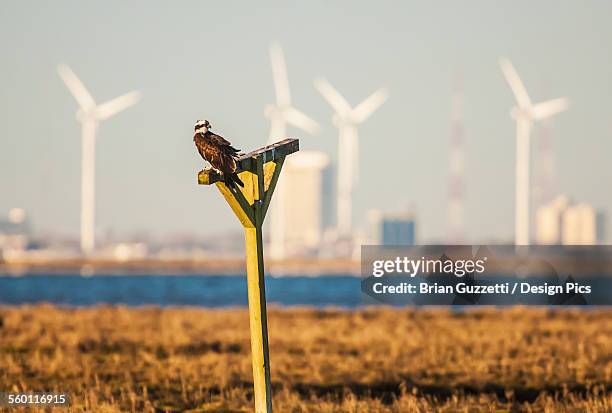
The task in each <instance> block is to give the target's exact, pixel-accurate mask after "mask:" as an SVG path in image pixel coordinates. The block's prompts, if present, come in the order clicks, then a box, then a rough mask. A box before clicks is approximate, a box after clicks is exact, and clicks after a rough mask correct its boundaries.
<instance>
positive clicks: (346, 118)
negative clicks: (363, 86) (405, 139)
mask: <svg viewBox="0 0 612 413" xmlns="http://www.w3.org/2000/svg"><path fill="white" fill-rule="evenodd" d="M314 85H315V88H316V89H317V90H318V91H319V93H321V95H323V98H325V100H327V102H328V103H329V104H330V106H331V107H332V109H334V111H335V114H334V116H333V118H332V121H333V123H334V125H335V126H336V127H337V128H338V133H339V134H338V176H337V178H338V189H337V196H338V200H337V206H336V213H337V224H336V225H337V229H338V235H339V236H342V237H346V236H349V235H350V233H351V225H352V194H353V188H354V186H355V184H356V183H357V181H358V173H359V170H358V166H359V139H358V137H357V125H359V124H360V123H362V122H363V121H365V120H366V119H367V118H368V117H370V115H372V113H374V111H376V109H378V108H379V107H380V106H381V105H382V104H383V103H384V102H385V101H386V100H387V98H388V97H389V92H388V91H387V89H386V88H380V89H378V90H377V91H376V92H374V93H372V94H371V95H370V96H369V97H368V98H367V99H365V100H364V101H363V102H361V103H360V104H359V105H357V106H356V107H355V108H351V106H350V105H349V104H348V102H347V101H346V99H345V98H344V97H343V96H342V95H341V94H340V92H338V91H337V90H336V89H335V88H334V87H333V86H332V85H331V84H330V83H329V82H328V81H327V80H325V79H323V78H318V79H315V81H314Z"/></svg>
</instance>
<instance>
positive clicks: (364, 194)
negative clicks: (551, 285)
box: [0, 2, 612, 241]
mask: <svg viewBox="0 0 612 413" xmlns="http://www.w3.org/2000/svg"><path fill="white" fill-rule="evenodd" d="M58 4H59V6H56V7H52V6H50V5H46V4H43V5H37V6H36V7H34V6H28V5H24V4H12V5H6V4H5V5H3V6H2V8H3V9H4V12H3V13H2V16H3V17H0V19H2V21H3V24H2V27H1V28H0V33H1V34H2V36H1V38H2V40H0V42H2V43H3V49H4V50H7V52H8V53H7V54H5V55H4V56H3V57H1V58H0V59H2V65H3V68H4V69H5V71H6V77H5V83H6V85H5V88H4V90H3V92H2V93H1V94H0V108H1V109H2V111H3V113H4V115H5V116H4V118H5V122H4V124H5V131H4V136H3V137H2V138H1V139H0V188H2V192H3V196H2V197H0V214H2V211H7V212H8V210H9V209H10V208H12V207H23V208H25V209H26V210H27V211H28V212H29V213H30V218H31V220H32V224H33V226H34V228H35V229H36V230H41V231H55V232H61V233H68V234H74V235H75V236H76V235H77V234H78V229H79V197H80V192H79V175H80V156H79V153H80V145H79V143H80V142H79V139H80V131H79V127H78V125H77V124H76V122H74V110H75V109H76V105H75V104H74V102H73V101H72V97H71V96H69V94H67V93H66V92H65V89H64V86H63V84H62V83H61V81H60V80H59V79H58V78H57V75H56V73H55V66H56V64H57V63H59V62H62V61H68V62H70V63H71V65H72V66H73V68H74V69H75V71H76V72H77V73H79V76H80V77H82V78H83V79H84V81H86V82H87V84H88V87H90V88H91V92H92V94H93V95H94V96H96V97H97V98H98V97H99V99H100V101H105V100H107V99H109V98H112V97H114V96H115V95H118V94H120V93H123V92H124V91H125V90H130V89H132V88H136V89H139V90H142V91H143V94H144V98H143V100H142V102H141V103H140V104H139V105H138V106H135V107H134V108H132V109H130V110H131V112H132V113H130V116H125V117H118V118H117V119H116V120H113V122H112V123H109V124H108V125H106V124H104V125H102V127H101V137H100V140H99V142H98V143H99V148H98V150H99V153H98V154H99V156H100V158H101V160H100V162H99V165H100V166H99V168H98V169H97V171H96V172H97V175H98V181H97V184H98V188H99V191H100V193H101V199H100V202H99V203H98V204H97V209H98V210H99V225H98V230H100V229H102V230H103V231H104V230H105V229H112V230H113V231H114V232H115V233H118V234H130V233H134V232H142V231H147V232H150V233H152V234H165V233H173V232H187V231H192V232H194V233H197V234H207V233H219V232H225V231H233V230H238V229H239V228H238V227H236V225H235V222H234V217H233V216H231V212H228V211H226V209H225V206H224V205H223V204H222V201H221V200H220V199H218V197H215V196H213V194H210V193H207V192H205V191H202V189H201V188H198V187H197V185H196V173H197V171H199V170H200V169H201V167H202V163H201V161H200V160H199V157H198V155H197V152H196V151H195V148H194V147H193V142H192V135H193V134H192V130H191V129H192V124H193V122H194V121H195V119H199V118H207V119H209V120H210V121H211V123H212V125H213V130H214V131H216V132H219V133H221V134H222V135H224V136H227V137H228V138H229V139H230V140H231V141H232V142H233V143H235V144H236V145H237V146H238V147H240V149H242V150H244V151H249V150H252V149H254V148H256V147H259V146H263V145H264V144H265V143H266V141H267V138H268V128H269V123H268V121H267V119H266V118H265V117H264V116H263V115H262V112H263V108H264V106H265V104H266V103H269V102H270V101H273V98H274V97H273V93H274V91H273V89H272V88H271V86H270V69H269V63H268V55H267V48H268V45H269V43H270V42H271V41H275V40H278V41H279V42H280V43H281V44H282V46H283V48H284V50H285V54H286V55H287V59H288V60H289V61H291V88H292V95H293V96H294V97H295V100H296V102H299V106H300V108H301V109H303V110H304V111H305V112H307V113H309V114H310V115H312V117H313V118H314V119H315V120H316V121H318V122H319V123H320V125H321V127H322V132H321V134H320V135H319V136H318V137H308V139H303V140H301V145H302V148H304V149H313V150H322V151H324V152H325V153H327V154H328V155H330V157H331V158H332V159H333V160H334V162H335V160H336V159H337V150H336V144H337V142H336V139H335V138H336V134H337V132H336V130H335V128H334V126H333V125H332V123H331V122H330V121H329V119H330V118H331V114H332V113H331V110H330V109H329V108H328V106H327V105H326V104H325V102H323V101H322V100H321V98H320V96H319V95H318V93H317V92H316V90H315V89H314V88H313V87H312V80H313V79H314V78H316V77H317V76H320V75H325V76H326V77H327V78H328V79H329V80H330V81H331V82H332V83H333V84H334V85H337V86H338V89H339V90H342V91H343V93H346V95H347V99H348V100H349V101H352V102H353V101H354V102H359V101H361V100H363V99H364V98H366V97H367V96H368V94H369V93H371V91H372V90H375V89H376V88H377V87H378V86H379V84H381V83H383V84H386V85H388V87H389V89H390V92H391V97H390V99H389V101H388V102H387V103H385V105H384V106H383V107H382V108H381V109H380V111H379V112H377V114H376V116H374V117H373V118H372V119H371V120H368V122H365V123H364V124H363V127H362V128H360V134H361V135H362V137H363V139H362V140H361V145H362V147H361V166H360V169H361V174H360V175H361V184H360V186H359V188H358V191H357V193H356V194H355V210H356V215H357V219H356V222H358V223H361V225H360V226H361V227H364V226H365V211H367V210H368V209H371V208H382V209H385V207H384V206H385V204H389V203H391V204H393V208H394V209H395V210H397V209H401V207H402V206H406V205H414V206H415V210H416V214H417V220H418V222H419V233H420V236H422V237H423V240H424V241H427V240H430V239H443V238H444V235H445V230H446V219H445V218H446V202H447V195H448V192H447V176H448V162H447V160H448V153H449V151H450V145H449V144H448V142H449V136H450V133H451V116H450V112H451V103H452V81H453V77H454V75H455V73H456V72H457V71H458V70H461V71H462V73H464V79H465V82H464V95H465V118H464V125H465V136H466V148H465V156H466V160H467V162H468V164H467V166H466V171H465V174H466V175H465V183H466V186H467V187H468V188H469V189H468V194H469V195H468V198H467V199H466V200H465V213H466V219H465V222H466V236H467V238H468V239H469V240H482V239H492V238H495V239H502V240H508V239H512V238H513V230H514V225H513V216H514V167H513V166H514V145H515V140H514V134H515V130H514V124H513V122H512V119H510V118H509V116H508V107H509V106H510V105H511V104H513V103H514V102H513V97H512V95H511V93H510V92H509V91H508V90H507V85H506V84H505V82H504V79H503V77H502V76H501V75H500V73H499V70H498V68H497V59H498V57H499V56H502V55H504V56H508V57H509V58H510V59H512V61H513V63H514V64H515V65H516V67H517V70H518V71H520V73H521V77H522V78H523V80H524V81H525V83H526V84H528V85H529V86H528V87H529V90H530V94H531V95H532V98H533V100H534V101H542V100H547V99H549V98H554V97H556V95H557V94H559V95H563V96H568V97H569V98H570V99H571V100H572V109H571V111H569V112H568V113H567V114H564V116H563V117H560V118H559V119H555V120H554V121H553V123H552V125H553V128H554V132H553V136H554V137H553V141H554V147H555V149H556V152H555V155H556V164H557V166H558V173H557V178H556V182H557V189H558V190H559V192H560V193H567V194H570V195H571V196H573V197H575V198H577V199H581V200H583V201H585V202H588V203H590V204H593V205H594V206H596V207H598V208H601V209H603V210H605V211H606V212H607V213H608V215H610V211H611V210H612V199H610V195H609V194H607V193H606V191H605V189H604V190H602V189H603V188H601V186H602V185H605V183H606V182H608V183H609V182H611V181H612V171H611V168H609V167H608V168H606V166H607V165H606V162H607V157H606V155H605V153H610V152H612V142H611V141H612V139H610V138H611V137H612V120H611V118H612V116H611V115H612V102H609V101H607V98H608V97H609V96H611V95H612V82H610V79H609V75H608V73H610V72H612V60H611V58H610V56H609V53H607V52H606V50H607V49H606V47H607V45H606V42H605V40H604V39H606V38H610V37H611V36H612V28H610V27H608V26H607V24H606V19H605V17H606V15H609V12H610V11H612V7H611V6H608V5H605V4H600V3H591V4H590V6H591V7H586V6H584V5H579V4H576V5H562V6H559V5H556V3H553V2H550V3H541V4H540V3H538V4H537V5H530V4H529V3H526V2H525V3H520V5H519V6H517V7H515V6H513V7H512V8H510V6H509V5H508V6H507V7H504V6H503V5H490V4H487V3H480V4H481V6H482V7H480V8H478V10H479V14H478V15H476V16H475V15H472V14H470V13H463V14H461V11H462V10H463V11H467V9H461V8H459V7H458V6H457V5H448V6H447V7H446V8H444V9H440V8H439V7H438V8H436V7H434V6H429V5H425V4H422V5H420V6H419V7H416V6H415V5H414V4H411V5H402V6H401V7H400V10H395V8H394V7H390V6H384V5H383V6H381V7H378V8H377V9H376V10H375V11H372V10H371V8H369V7H367V6H366V5H364V4H354V5H353V3H350V9H351V13H349V14H346V15H345V14H343V11H344V10H343V8H342V7H341V6H340V5H338V4H316V5H314V6H311V7H308V8H306V7H303V8H302V7H299V6H297V7H295V9H292V8H290V7H281V8H280V10H278V13H277V16H276V17H275V18H272V17H270V16H267V15H266V14H265V10H264V11H262V10H256V9H255V7H256V6H255V5H253V6H250V5H248V6H245V9H243V10H241V13H236V12H232V10H231V8H230V7H229V6H223V5H217V6H215V7H214V8H208V7H204V6H203V5H200V4H197V3H194V4H193V6H192V7H191V8H192V9H193V10H198V9H201V12H193V13H187V12H184V11H178V10H174V9H172V8H168V9H166V8H164V7H160V6H156V5H151V6H150V7H146V8H144V9H143V8H142V7H135V6H133V5H127V6H122V7H121V11H122V13H121V14H120V15H115V13H113V8H112V7H107V6H105V7H102V6H101V5H91V6H90V7H87V8H86V7H83V6H81V5H78V4H70V5H69V6H68V3H58ZM116 4H117V5H118V4H119V3H116ZM346 4H347V5H348V4H349V3H346ZM251 7H253V8H251ZM347 7H348V6H347ZM115 11H116V10H115ZM207 11H210V14H208V13H207ZM324 11H326V12H327V13H324ZM251 12H252V13H251ZM606 12H607V13H608V14H606ZM279 13H280V17H279ZM372 13H373V14H374V15H372ZM457 14H458V15H461V17H462V18H464V19H466V21H461V22H460V21H456V17H455V15H457ZM196 16H197V17H196ZM202 16H204V18H202ZM208 16H209V17H208ZM340 16H343V17H344V20H341V17H340ZM432 16H437V17H438V19H439V20H440V22H441V25H440V27H438V28H436V27H427V26H426V25H424V24H423V23H420V22H419V20H420V19H422V20H424V21H431V17H432ZM9 17H10V18H9ZM76 17H79V18H76ZM425 17H427V18H425ZM206 18H208V20H207V19H206ZM133 19H139V20H143V21H144V22H145V23H146V22H150V24H145V25H144V26H143V27H142V28H140V29H139V32H135V31H133V29H132V28H131V25H130V22H131V21H132V20H133ZM279 19H280V20H279ZM277 20H279V21H277ZM315 20H316V21H317V25H316V27H317V30H312V29H311V30H307V29H306V27H307V26H308V24H309V23H310V22H312V21H315ZM462 20H463V19H462ZM542 21H544V22H546V24H543V23H542ZM339 22H341V23H339ZM467 22H473V23H478V24H472V25H470V24H467ZM164 23H165V24H166V25H167V24H168V23H171V24H170V25H169V26H166V25H164ZM273 23H276V24H273ZM568 24H572V25H573V26H572V27H577V29H576V31H571V30H567V27H568ZM241 25H242V26H245V25H246V27H247V28H250V29H252V31H253V33H254V34H253V36H252V37H249V38H244V37H241V36H240V35H237V34H236V35H228V34H226V35H223V36H218V37H215V35H216V34H217V33H226V32H230V31H231V30H232V29H233V28H234V29H235V28H236V27H238V26H241ZM292 25H296V26H297V27H299V28H300V29H304V30H291V28H292ZM518 25H520V26H521V29H522V30H520V31H517V30H515V29H516V27H517V26H518ZM160 27H161V28H164V27H165V28H167V29H168V30H161V32H160V30H159V29H160ZM365 27H368V33H367V34H365V33H362V32H361V31H362V30H363V29H364V28H365ZM544 27H545V28H546V31H545V33H543V34H541V35H539V34H540V33H541V29H542V28H544ZM24 28H25V29H26V30H24ZM244 30H245V29H242V33H244ZM438 30H439V31H438ZM536 33H537V34H538V35H539V36H535V34H536ZM77 34H78V35H79V36H77ZM485 35H486V36H485ZM355 37H356V38H357V39H359V42H357V43H355V42H353V43H351V42H350V41H349V40H350V39H351V38H355ZM484 37H487V38H484ZM92 45H94V46H95V47H92ZM200 50H201V51H202V52H201V53H199V52H198V51H200ZM338 51H342V54H339V53H338ZM89 85H91V86H89ZM544 86H547V87H549V88H550V90H554V94H553V95H548V94H546V93H545V90H544ZM236 119H238V121H236ZM297 132H298V131H297V130H295V129H290V132H289V135H291V136H296V135H297V136H298V137H302V136H300V134H299V133H297ZM536 135H537V134H534V139H533V140H532V144H534V143H535V140H536V139H537V136H536ZM388 147H390V148H393V151H388V150H385V148H388ZM532 149H535V145H534V146H532ZM534 156H535V155H534ZM532 159H533V158H532ZM107 165H111V166H112V167H111V166H107ZM383 168H384V169H385V173H386V174H389V176H392V177H394V179H396V181H395V185H390V184H387V183H386V182H385V183H384V184H382V185H381V184H380V183H379V182H378V181H377V179H376V178H375V176H376V175H377V173H378V171H379V170H380V169H383ZM532 185H533V181H532ZM398 187H399V188H398ZM390 200H391V202H390ZM203 209H205V210H206V211H207V212H209V213H211V214H215V215H216V216H218V217H219V219H218V220H215V221H214V222H212V221H211V222H209V221H206V222H203V221H201V220H200V219H199V217H200V214H201V211H202V210H203ZM392 210H393V209H391V210H389V212H391V211H392Z"/></svg>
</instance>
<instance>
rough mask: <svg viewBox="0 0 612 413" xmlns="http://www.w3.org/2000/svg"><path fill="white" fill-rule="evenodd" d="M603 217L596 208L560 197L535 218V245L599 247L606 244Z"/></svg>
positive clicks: (544, 207) (542, 209)
mask: <svg viewBox="0 0 612 413" xmlns="http://www.w3.org/2000/svg"><path fill="white" fill-rule="evenodd" d="M603 226H604V217H603V214H602V213H601V212H599V211H597V210H596V209H595V208H594V207H593V206H591V205H588V204H585V203H578V204H576V203H573V202H572V201H571V200H570V199H569V198H568V197H566V196H559V197H557V198H555V199H554V200H553V201H551V202H549V203H548V204H546V205H543V206H542V207H540V208H539V209H538V211H537V214H536V241H537V242H538V244H544V245H561V244H563V245H596V244H599V243H601V242H603V237H604V228H603Z"/></svg>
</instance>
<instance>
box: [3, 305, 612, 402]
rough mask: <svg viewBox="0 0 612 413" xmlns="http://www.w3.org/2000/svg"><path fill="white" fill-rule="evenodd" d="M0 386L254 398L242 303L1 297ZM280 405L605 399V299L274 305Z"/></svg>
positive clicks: (108, 395)
mask: <svg viewBox="0 0 612 413" xmlns="http://www.w3.org/2000/svg"><path fill="white" fill-rule="evenodd" d="M0 319H1V320H2V322H1V323H0V325H1V327H0V391H2V390H9V391H15V392H17V391H63V392H68V393H69V394H70V395H71V397H72V401H73V407H72V410H73V411H100V412H105V411H106V412H116V411H127V412H130V411H132V412H140V411H144V412H148V411H160V412H161V411H185V410H190V411H206V412H243V411H244V412H248V411H251V410H252V400H251V397H252V392H251V380H252V378H251V364H250V349H249V332H248V319H247V313H246V310H242V309H239V310H238V309H235V310H204V309H190V308H184V309H182V308H171V309H159V308H141V309H128V308H123V307H101V308H88V309H59V308H56V307H51V306H35V307H5V308H1V309H0ZM269 329H270V352H271V365H272V382H273V387H274V405H275V409H276V411H277V412H520V411H525V412H612V340H611V338H612V311H610V310H597V311H551V310H544V309H525V308H513V309H507V310H493V309H483V310H476V311H470V312H467V313H453V312H451V311H447V310H418V311H417V310H412V309H407V310H392V309H384V308H382V309H381V308H379V309H368V310H360V311H353V312H345V311H340V310H331V309H330V310H324V311H319V310H313V309H290V310H288V309H272V310H271V311H270V314H269Z"/></svg>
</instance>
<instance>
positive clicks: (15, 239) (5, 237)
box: [0, 208, 30, 251]
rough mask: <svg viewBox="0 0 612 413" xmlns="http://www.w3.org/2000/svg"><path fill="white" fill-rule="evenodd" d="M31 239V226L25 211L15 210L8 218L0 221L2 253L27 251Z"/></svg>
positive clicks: (0, 246)
mask: <svg viewBox="0 0 612 413" xmlns="http://www.w3.org/2000/svg"><path fill="white" fill-rule="evenodd" d="M29 237H30V226H29V224H28V217H27V214H26V212H25V211H24V210H23V209H21V208H13V209H11V210H10V211H9V213H8V216H7V218H5V219H0V251H6V250H23V249H26V248H27V246H28V241H29Z"/></svg>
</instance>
